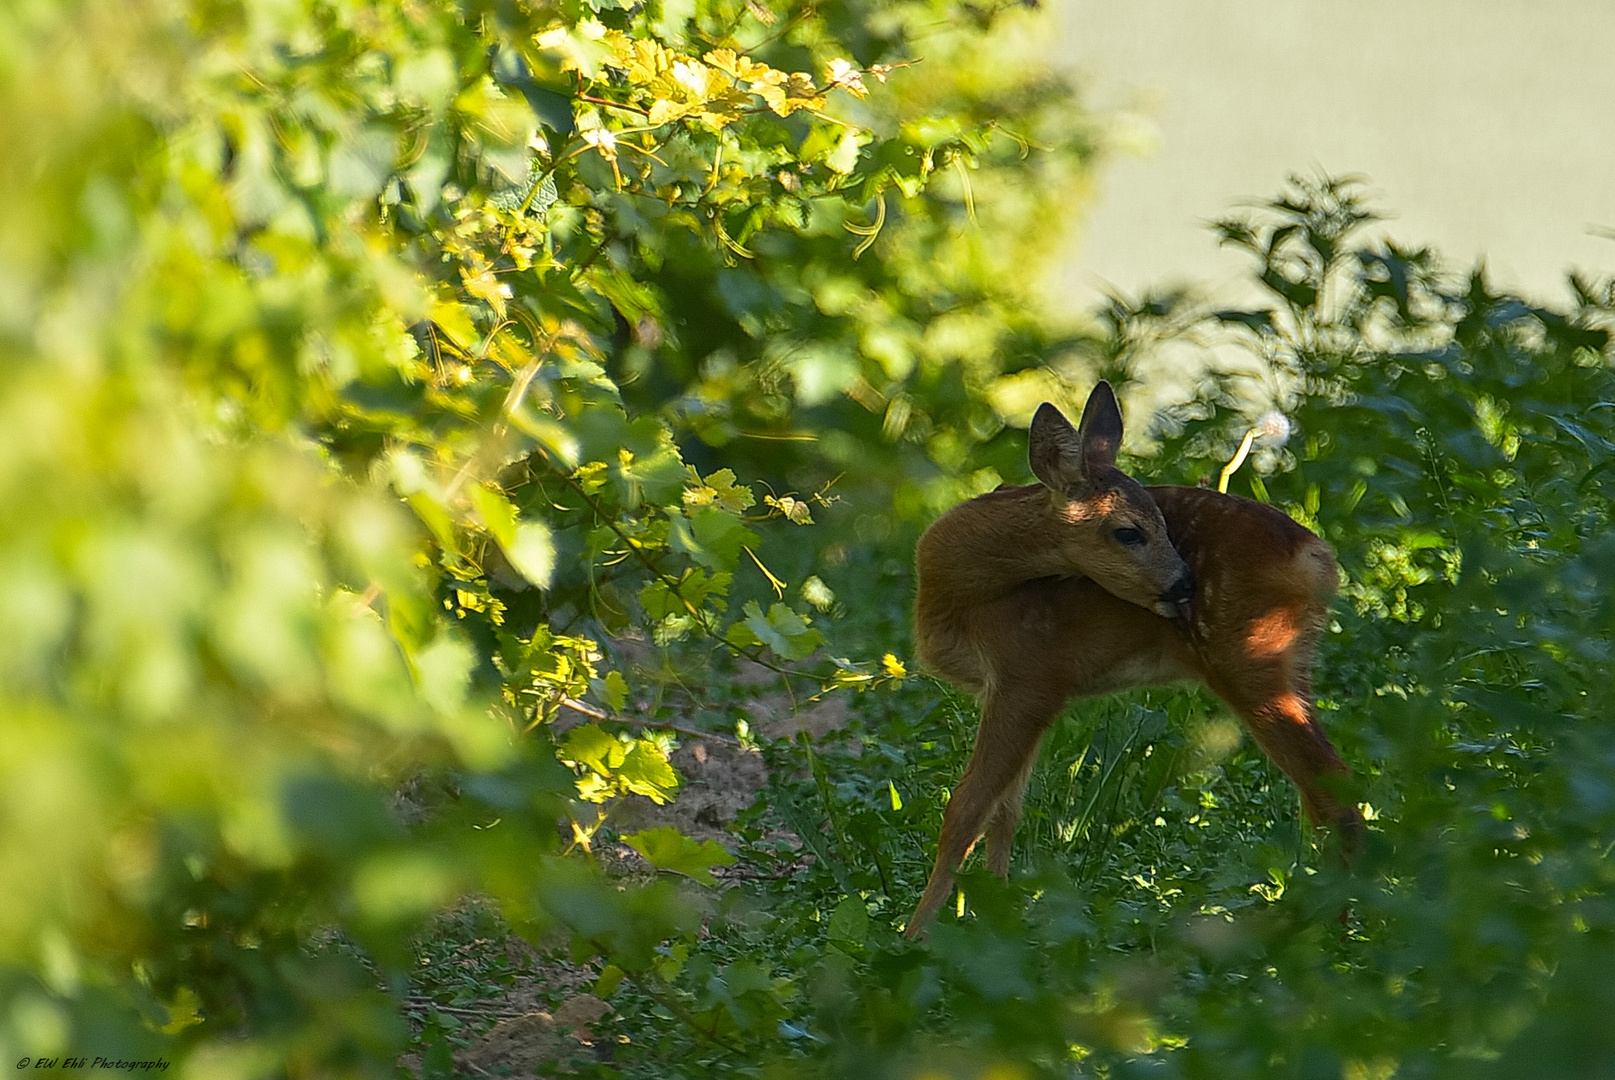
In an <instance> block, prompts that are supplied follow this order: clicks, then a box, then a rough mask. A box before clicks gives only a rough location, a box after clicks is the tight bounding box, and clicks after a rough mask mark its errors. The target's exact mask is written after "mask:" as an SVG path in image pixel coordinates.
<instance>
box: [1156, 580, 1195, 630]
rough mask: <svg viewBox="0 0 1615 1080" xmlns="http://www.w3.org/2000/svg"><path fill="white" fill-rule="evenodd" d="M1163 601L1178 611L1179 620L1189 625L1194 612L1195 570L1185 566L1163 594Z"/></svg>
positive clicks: (1177, 618)
mask: <svg viewBox="0 0 1615 1080" xmlns="http://www.w3.org/2000/svg"><path fill="white" fill-rule="evenodd" d="M1161 602H1162V603H1163V604H1166V605H1168V606H1170V607H1172V608H1173V609H1175V610H1176V611H1177V615H1176V617H1175V618H1176V621H1177V622H1179V623H1181V624H1184V625H1187V624H1188V622H1189V619H1190V618H1191V617H1192V616H1193V614H1194V572H1193V571H1191V570H1190V569H1189V568H1188V567H1187V566H1185V567H1184V568H1183V572H1182V573H1181V574H1179V575H1178V577H1177V580H1176V581H1174V582H1172V584H1171V586H1170V587H1169V588H1168V589H1167V590H1166V591H1165V592H1164V593H1162V594H1161Z"/></svg>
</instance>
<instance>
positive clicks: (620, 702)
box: [601, 671, 628, 712]
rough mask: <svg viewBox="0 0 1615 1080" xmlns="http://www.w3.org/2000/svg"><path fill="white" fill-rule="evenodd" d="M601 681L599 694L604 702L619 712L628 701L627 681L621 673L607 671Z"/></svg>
mask: <svg viewBox="0 0 1615 1080" xmlns="http://www.w3.org/2000/svg"><path fill="white" fill-rule="evenodd" d="M601 682H602V685H601V696H602V697H604V698H605V699H606V704H607V705H609V706H611V708H612V711H613V712H621V711H622V707H623V706H624V705H626V704H627V703H628V683H627V681H626V680H624V679H623V677H622V673H621V672H619V671H608V672H606V677H605V678H604V679H603V680H602V681H601Z"/></svg>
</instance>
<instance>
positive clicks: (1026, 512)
mask: <svg viewBox="0 0 1615 1080" xmlns="http://www.w3.org/2000/svg"><path fill="white" fill-rule="evenodd" d="M1121 437H1122V418H1121V411H1120V410H1119V409H1118V408H1117V406H1116V397H1115V394H1113V393H1112V392H1111V389H1110V386H1109V384H1107V383H1103V382H1101V383H1100V384H1099V385H1098V386H1096V387H1095V388H1094V391H1093V393H1092V395H1090V397H1089V398H1088V404H1087V406H1086V408H1085V409H1084V410H1083V413H1082V422H1081V425H1080V427H1078V428H1076V429H1073V428H1072V427H1071V424H1070V422H1069V421H1067V420H1066V418H1065V417H1064V416H1063V415H1061V413H1060V411H1059V410H1058V409H1056V408H1055V407H1054V406H1053V405H1050V404H1047V403H1045V404H1044V405H1042V406H1041V407H1040V408H1039V409H1038V411H1037V415H1036V417H1035V418H1034V419H1033V421H1032V429H1031V437H1030V446H1029V457H1030V458H1031V466H1032V472H1033V473H1034V474H1035V475H1036V476H1037V478H1038V480H1039V481H1041V483H1039V484H1032V485H1028V486H1026V487H1009V486H1006V487H1002V488H999V489H998V490H997V491H994V492H991V493H990V494H987V495H982V496H980V497H978V498H975V499H971V500H970V501H969V502H966V503H963V504H961V505H959V506H956V507H954V508H953V509H952V510H950V511H949V512H948V513H946V514H944V515H943V516H942V517H941V518H939V519H938V520H937V521H936V523H935V524H933V525H932V526H931V527H930V529H928V530H927V531H926V533H925V535H924V536H923V537H921V539H920V545H919V555H918V567H919V589H918V595H917V597H916V601H915V613H914V634H915V644H916V647H917V649H918V652H919V656H920V659H921V660H922V661H923V662H924V663H925V664H926V665H927V666H928V667H929V668H930V669H931V670H932V671H934V672H936V673H937V674H939V675H941V676H942V677H944V678H946V679H948V680H949V681H951V682H953V683H956V684H958V685H959V686H961V687H963V688H965V689H967V690H970V691H972V692H974V693H975V694H977V695H978V696H979V697H980V699H981V702H982V710H981V728H980V730H979V731H978V732H977V735H976V745H975V750H974V751H973V752H972V754H971V756H970V764H969V766H968V767H967V768H966V769H965V773H964V776H963V777H962V778H961V779H960V780H959V784H958V786H957V787H955V788H954V789H953V797H952V799H951V800H950V801H949V802H948V806H947V810H946V812H945V813H944V814H943V817H942V836H941V840H940V842H939V844H938V851H937V858H936V865H935V866H934V868H933V869H932V871H931V878H930V881H929V882H928V883H927V884H926V887H925V893H924V895H923V896H922V897H921V899H920V902H919V905H918V906H917V907H916V908H915V909H914V914H913V916H912V917H911V918H910V919H909V922H908V927H907V931H906V932H907V934H908V936H909V937H916V936H918V935H919V934H920V932H921V931H922V930H923V929H924V926H925V924H926V922H927V921H928V920H929V919H930V918H931V917H932V916H933V915H934V914H935V913H936V910H937V908H939V907H940V906H941V905H942V903H943V901H944V900H946V899H947V896H948V893H949V891H950V890H951V889H952V886H953V880H954V874H955V872H956V871H957V870H958V868H959V864H960V863H961V862H962V861H963V860H964V858H965V856H966V855H968V854H969V853H970V850H971V849H972V848H973V847H974V846H975V844H976V841H977V840H978V839H980V838H981V836H982V835H983V834H984V833H985V834H986V837H987V865H988V867H989V868H990V869H991V870H992V871H993V872H994V873H996V874H998V875H1000V876H1003V875H1006V874H1007V873H1008V871H1009V856H1010V846H1011V844H1012V843H1013V841H1014V836H1015V825H1016V823H1017V821H1018V820H1019V819H1020V814H1021V798H1022V795H1023V794H1024V792H1025V788H1026V781H1027V778H1028V776H1029V775H1030V773H1031V770H1032V763H1033V761H1034V760H1035V759H1036V756H1037V747H1038V743H1039V742H1040V741H1041V740H1042V738H1043V732H1044V731H1045V730H1046V729H1047V728H1048V727H1049V725H1050V724H1051V723H1052V722H1053V720H1054V718H1055V716H1056V715H1057V714H1058V713H1059V712H1060V710H1061V708H1062V707H1064V705H1065V703H1066V702H1067V701H1069V700H1070V699H1071V698H1073V697H1077V696H1086V695H1096V694H1106V693H1111V692H1113V691H1117V690H1124V689H1127V688H1129V687H1135V686H1149V685H1153V684H1158V683H1164V682H1172V681H1176V680H1180V679H1199V680H1201V681H1202V682H1204V683H1205V684H1206V685H1207V686H1209V687H1210V688H1211V689H1212V690H1213V691H1214V692H1215V693H1216V694H1217V695H1218V696H1219V697H1221V698H1222V699H1223V700H1224V701H1226V702H1227V703H1228V704H1229V705H1231V706H1232V707H1233V709H1234V711H1235V712H1236V713H1238V714H1239V717H1240V719H1241V720H1243V721H1244V723H1245V726H1246V727H1247V728H1248V729H1249V730H1250V732H1251V734H1252V735H1253V736H1254V737H1255V739H1256V742H1257V745H1259V746H1260V747H1261V748H1262V749H1263V750H1264V751H1266V753H1267V755H1268V756H1269V757H1270V758H1272V759H1273V761H1274V763H1275V764H1277V765H1278V767H1279V768H1280V769H1282V770H1284V772H1285V774H1286V775H1288V776H1289V777H1290V779H1292V780H1293V781H1295V784H1296V786H1297V787H1299V788H1300V789H1301V798H1302V801H1303V803H1304V805H1305V807H1306V813H1307V816H1308V817H1309V818H1311V819H1312V821H1313V822H1314V823H1316V824H1325V823H1328V824H1333V825H1334V826H1336V827H1337V828H1339V829H1340V830H1341V832H1342V833H1343V836H1344V839H1345V840H1346V842H1347V844H1348V845H1351V844H1354V843H1355V842H1356V840H1357V838H1358V836H1359V834H1360V833H1361V831H1362V818H1361V817H1360V815H1359V814H1358V812H1357V809H1356V807H1355V806H1354V805H1352V804H1351V803H1350V802H1349V801H1343V799H1342V797H1341V796H1340V795H1339V794H1338V792H1339V790H1340V787H1341V784H1340V779H1341V778H1342V777H1344V775H1345V774H1346V772H1347V770H1346V766H1345V765H1344V764H1343V763H1342V762H1341V760H1340V757H1339V755H1337V754H1336V753H1335V749H1334V747H1333V746H1331V745H1330V743H1329V739H1328V738H1327V737H1326V736H1325V735H1324V733H1323V729H1322V728H1321V727H1320V726H1319V725H1318V721H1317V718H1316V717H1315V716H1314V715H1313V705H1312V695H1311V687H1310V669H1311V666H1312V657H1313V651H1314V649H1315V647H1316V645H1317V641H1318V635H1319V633H1320V632H1321V630H1322V628H1323V626H1324V624H1325V620H1326V618H1327V612H1328V603H1329V598H1330V596H1331V595H1332V594H1333V593H1334V591H1335V588H1336V585H1337V583H1338V578H1337V575H1336V571H1335V560H1334V555H1333V552H1332V551H1331V550H1330V548H1329V545H1328V544H1326V543H1324V542H1323V541H1322V540H1320V539H1318V537H1316V536H1314V535H1313V534H1312V533H1310V532H1308V531H1307V530H1306V529H1304V528H1302V527H1301V526H1300V525H1298V524H1296V523H1295V522H1294V521H1292V520H1291V519H1290V518H1289V517H1288V516H1286V515H1285V514H1283V513H1281V512H1280V511H1278V510H1275V509H1273V508H1272V507H1270V506H1265V505H1263V504H1261V503H1258V502H1252V501H1251V500H1249V499H1241V498H1237V497H1235V496H1232V495H1222V494H1218V493H1217V492H1213V491H1207V490H1203V489H1200V488H1186V487H1148V488H1147V487H1144V486H1142V485H1141V484H1139V483H1138V482H1137V481H1135V480H1133V479H1132V478H1131V477H1129V476H1127V475H1126V474H1124V473H1122V472H1121V471H1120V470H1118V469H1117V468H1116V464H1115V462H1116V451H1117V449H1118V447H1119V446H1120V445H1121Z"/></svg>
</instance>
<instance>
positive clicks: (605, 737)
mask: <svg viewBox="0 0 1615 1080" xmlns="http://www.w3.org/2000/svg"><path fill="white" fill-rule="evenodd" d="M558 752H559V754H560V756H561V759H562V760H563V761H569V762H572V763H573V764H576V765H582V766H584V767H585V768H588V769H591V770H593V771H594V772H597V773H599V774H600V775H602V776H607V775H610V774H611V773H612V772H613V771H614V770H616V768H617V767H618V766H620V765H621V764H622V763H623V761H624V759H625V758H626V757H627V755H628V747H627V746H626V745H624V744H623V742H622V740H621V739H619V738H617V737H616V736H615V735H612V734H611V733H610V732H608V731H606V730H605V729H604V728H602V727H601V726H600V725H599V724H580V725H579V726H577V727H575V728H573V729H572V730H571V731H569V732H567V733H566V734H565V735H563V736H562V737H561V745H560V747H559V748H558Z"/></svg>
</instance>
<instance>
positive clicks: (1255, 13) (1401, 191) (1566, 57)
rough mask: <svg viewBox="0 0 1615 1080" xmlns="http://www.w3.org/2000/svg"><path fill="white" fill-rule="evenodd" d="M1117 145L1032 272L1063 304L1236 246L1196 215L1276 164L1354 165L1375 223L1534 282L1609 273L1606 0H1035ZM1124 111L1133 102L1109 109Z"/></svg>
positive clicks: (1612, 162)
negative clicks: (1379, 217) (1113, 121)
mask: <svg viewBox="0 0 1615 1080" xmlns="http://www.w3.org/2000/svg"><path fill="white" fill-rule="evenodd" d="M1047 3H1048V4H1049V6H1050V8H1051V9H1052V12H1053V14H1054V16H1055V17H1056V19H1057V20H1058V24H1059V26H1060V50H1061V52H1062V54H1063V55H1062V57H1061V60H1062V62H1064V63H1069V64H1070V65H1072V66H1073V67H1074V68H1075V69H1076V70H1077V71H1078V72H1080V73H1081V74H1082V77H1083V78H1084V79H1085V81H1086V82H1087V85H1088V87H1089V90H1090V93H1089V98H1090V100H1091V101H1093V102H1094V104H1096V105H1098V106H1100V107H1101V108H1109V109H1121V110H1123V116H1122V119H1121V122H1120V124H1121V126H1120V128H1119V131H1118V133H1119V134H1120V135H1121V136H1123V139H1124V141H1125V142H1128V143H1130V144H1132V145H1133V146H1134V147H1135V149H1136V151H1138V152H1136V153H1134V154H1132V155H1128V156H1123V157H1119V158H1116V159H1114V160H1112V161H1111V162H1110V164H1108V165H1107V166H1106V167H1105V169H1104V171H1103V173H1102V175H1101V176H1100V178H1099V183H1098V189H1097V191H1096V197H1095V200H1094V203H1093V205H1092V206H1090V207H1089V208H1088V210H1087V212H1086V215H1085V221H1084V224H1083V225H1082V226H1081V228H1080V230H1079V233H1078V239H1077V243H1076V248H1075V250H1074V251H1073V253H1072V255H1071V258H1070V260H1069V262H1068V264H1067V265H1066V266H1065V267H1063V268H1062V270H1061V271H1060V272H1059V273H1058V274H1057V276H1056V280H1055V281H1054V282H1052V283H1051V284H1053V285H1054V286H1055V287H1056V288H1057V289H1058V290H1059V291H1060V292H1061V293H1062V294H1064V295H1065V296H1066V297H1067V298H1068V299H1069V300H1070V301H1072V302H1080V303H1083V304H1087V303H1090V302H1091V301H1092V300H1093V299H1094V298H1095V297H1097V296H1098V294H1099V293H1100V292H1101V291H1102V290H1104V289H1107V288H1113V287H1119V288H1121V289H1123V290H1125V291H1128V292H1135V293H1136V292H1137V291H1138V290H1139V289H1141V288H1143V287H1145V286H1148V285H1158V284H1165V283H1168V282H1172V281H1192V282H1196V283H1199V284H1201V285H1203V286H1206V287H1207V288H1209V289H1211V290H1212V291H1213V292H1217V293H1221V294H1222V295H1224V296H1227V297H1228V298H1229V299H1233V298H1234V297H1235V296H1236V295H1237V294H1238V293H1239V292H1240V291H1241V286H1240V285H1239V275H1240V274H1241V273H1242V272H1244V270H1245V268H1246V265H1247V264H1246V262H1245V261H1244V260H1242V259H1241V258H1240V257H1239V255H1238V254H1237V253H1235V252H1232V251H1223V250H1219V249H1218V247H1217V245H1216V241H1215V239H1214V237H1213V235H1212V234H1211V233H1210V232H1209V231H1208V230H1207V229H1206V227H1205V222H1206V221H1208V220H1210V219H1212V218H1215V217H1217V216H1219V215H1221V214H1223V213H1225V212H1227V211H1228V209H1229V208H1230V207H1231V206H1233V205H1234V204H1236V203H1238V202H1240V201H1241V200H1250V199H1255V198H1260V197H1263V196H1266V195H1270V194H1272V193H1274V192H1276V191H1277V190H1278V188H1279V186H1280V184H1281V183H1282V182H1283V180H1284V178H1285V176H1286V174H1288V173H1291V172H1295V171H1298V170H1300V171H1306V170H1310V169H1313V168H1317V167H1322V168H1325V169H1328V170H1331V171H1333V172H1337V173H1344V172H1361V173H1366V174H1367V175H1368V177H1369V179H1370V180H1371V189H1372V190H1373V191H1374V193H1375V194H1376V196H1377V198H1376V201H1377V203H1378V204H1379V205H1380V206H1382V207H1383V208H1385V209H1387V210H1391V211H1394V212H1395V214H1396V219H1395V220H1393V221H1392V222H1390V223H1389V225H1388V226H1387V229H1388V231H1389V233H1390V234H1391V235H1392V236H1394V237H1396V238H1398V239H1400V240H1405V241H1416V242H1418V243H1422V244H1430V245H1433V246H1435V247H1437V248H1438V249H1439V250H1440V251H1441V252H1442V253H1443V254H1444V255H1445V256H1446V257H1447V259H1448V261H1449V262H1450V263H1453V264H1459V265H1467V264H1469V263H1471V262H1473V260H1474V259H1476V258H1477V257H1479V256H1482V255H1484V256H1485V258H1486V261H1487V265H1488V266H1489V267H1490V268H1491V269H1492V270H1493V271H1494V278H1495V280H1497V281H1498V282H1500V283H1502V284H1506V285H1508V286H1510V287H1514V288H1519V289H1524V290H1525V291H1526V292H1527V293H1528V294H1529V295H1533V296H1536V297H1538V298H1541V299H1554V300H1557V299H1560V298H1562V297H1563V296H1564V295H1565V289H1564V285H1563V280H1564V271H1565V269H1566V268H1567V267H1570V266H1578V267H1581V268H1584V269H1587V270H1590V271H1594V272H1595V273H1597V274H1599V275H1607V274H1609V273H1610V272H1611V271H1615V241H1611V240H1608V239H1604V238H1602V237H1599V236H1596V235H1594V234H1593V233H1592V232H1591V231H1590V230H1591V229H1593V228H1595V227H1598V226H1604V227H1610V226H1615V0H1508V2H1504V0H1104V2H1101V0H1047ZM1128 110H1132V111H1134V112H1135V113H1136V116H1135V118H1134V119H1133V120H1131V121H1129V120H1128V118H1127V115H1126V112H1127V111H1128Z"/></svg>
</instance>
